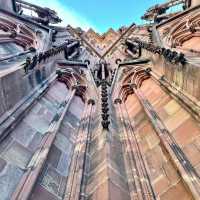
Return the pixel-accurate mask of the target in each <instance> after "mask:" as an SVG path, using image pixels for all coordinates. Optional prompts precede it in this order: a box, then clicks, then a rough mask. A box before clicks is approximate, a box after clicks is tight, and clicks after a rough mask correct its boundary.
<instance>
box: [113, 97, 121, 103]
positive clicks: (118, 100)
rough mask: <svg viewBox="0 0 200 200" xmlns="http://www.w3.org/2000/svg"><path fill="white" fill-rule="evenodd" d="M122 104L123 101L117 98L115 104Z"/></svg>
mask: <svg viewBox="0 0 200 200" xmlns="http://www.w3.org/2000/svg"><path fill="white" fill-rule="evenodd" d="M118 103H119V104H122V100H121V99H120V98H117V99H115V100H114V104H118Z"/></svg>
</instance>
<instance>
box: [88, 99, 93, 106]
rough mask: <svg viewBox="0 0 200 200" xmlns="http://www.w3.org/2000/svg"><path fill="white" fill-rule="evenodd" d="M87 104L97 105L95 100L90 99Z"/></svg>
mask: <svg viewBox="0 0 200 200" xmlns="http://www.w3.org/2000/svg"><path fill="white" fill-rule="evenodd" d="M87 103H88V105H90V104H92V105H95V100H94V99H89V100H88V102H87Z"/></svg>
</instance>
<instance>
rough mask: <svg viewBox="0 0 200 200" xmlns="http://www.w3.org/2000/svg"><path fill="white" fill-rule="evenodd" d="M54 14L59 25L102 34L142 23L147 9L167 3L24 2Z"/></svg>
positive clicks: (110, 0)
mask: <svg viewBox="0 0 200 200" xmlns="http://www.w3.org/2000/svg"><path fill="white" fill-rule="evenodd" d="M27 1H29V2H32V3H34V4H37V5H41V6H45V7H49V8H51V9H54V10H56V11H57V12H58V13H59V16H60V17H61V18H62V19H63V22H62V25H67V24H71V25H72V26H75V27H77V26H80V27H81V28H83V29H88V28H89V27H92V28H93V29H95V31H97V32H99V33H103V32H105V31H107V30H108V28H110V27H112V28H114V29H118V28H119V27H121V26H122V25H130V24H131V23H133V22H135V23H136V24H140V23H142V20H141V19H140V17H141V16H142V15H143V14H144V12H145V10H146V9H148V8H149V7H151V6H153V5H155V4H158V3H163V2H166V1H167V0H27Z"/></svg>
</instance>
